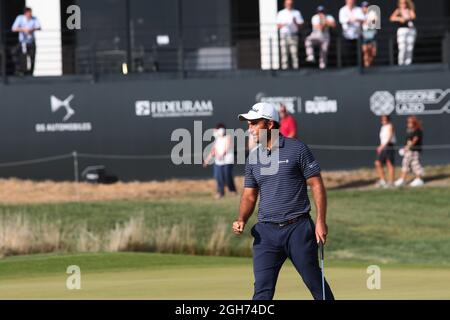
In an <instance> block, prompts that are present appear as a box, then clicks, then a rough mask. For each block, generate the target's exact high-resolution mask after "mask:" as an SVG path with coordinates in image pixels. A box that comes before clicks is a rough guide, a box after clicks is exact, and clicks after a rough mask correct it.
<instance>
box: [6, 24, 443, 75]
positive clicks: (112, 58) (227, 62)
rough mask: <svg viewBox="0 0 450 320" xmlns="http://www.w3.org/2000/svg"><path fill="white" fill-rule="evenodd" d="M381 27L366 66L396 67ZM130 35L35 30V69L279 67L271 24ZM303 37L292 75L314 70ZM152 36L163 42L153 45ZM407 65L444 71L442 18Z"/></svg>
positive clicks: (390, 34) (336, 58)
mask: <svg viewBox="0 0 450 320" xmlns="http://www.w3.org/2000/svg"><path fill="white" fill-rule="evenodd" d="M384 25H386V26H387V27H386V28H382V29H381V30H379V32H378V35H377V48H378V53H377V56H376V58H375V61H374V66H393V65H396V63H397V55H398V52H397V51H398V50H397V40H396V29H395V27H394V26H393V25H390V24H389V23H385V24H384ZM130 30H131V31H130ZM130 30H128V29H127V30H120V29H111V28H108V29H96V30H80V31H76V32H72V31H70V32H62V33H61V32H60V31H56V30H53V31H51V30H43V31H40V32H39V33H38V34H37V51H38V52H37V63H40V64H41V66H42V65H44V66H46V65H49V66H50V65H52V63H54V58H53V57H54V55H55V54H57V55H59V54H60V55H61V57H62V67H61V74H62V75H66V74H75V75H93V77H94V79H95V78H96V77H97V76H98V75H104V74H135V73H177V74H180V75H181V76H183V75H185V74H186V73H187V72H191V71H195V72H198V71H200V72H201V71H218V70H245V69H250V70H261V69H266V70H279V69H280V60H281V57H280V47H279V36H278V34H277V31H276V27H275V26H270V25H269V26H261V25H250V24H249V25H238V26H230V25H226V26H205V27H203V28H184V29H183V32H182V33H181V35H180V31H179V30H178V29H177V28H175V27H174V28H166V29H159V30H155V29H152V30H144V29H139V28H134V27H133V28H130ZM264 30H270V31H264ZM127 31H128V34H127ZM310 31H311V27H310V26H307V27H304V28H303V29H302V30H301V31H300V33H299V39H300V41H299V46H298V53H299V61H300V69H306V68H317V66H316V65H311V64H308V63H306V62H305V57H306V55H305V45H304V40H305V38H306V36H308V35H309V33H310ZM55 34H57V36H59V37H60V38H61V39H62V41H60V42H62V46H60V47H56V46H55V45H54V44H53V43H52V41H51V39H54V37H55ZM340 34H341V30H339V29H337V30H333V31H332V33H331V43H330V48H329V53H328V66H327V67H328V68H341V67H342V66H343V64H342V61H343V57H342V54H343V53H342V45H343V39H342V37H341V36H340ZM158 36H159V38H162V39H163V40H164V39H165V40H166V41H167V40H168V42H169V43H163V42H162V41H159V42H158V41H157V39H158ZM161 36H163V37H161ZM2 39H3V41H2V42H3V43H1V44H0V74H1V76H2V79H3V82H5V83H6V82H7V78H8V77H9V76H14V75H16V74H17V73H18V72H17V71H18V65H19V64H18V62H17V61H18V60H17V59H18V58H19V57H18V56H19V55H20V48H19V46H18V43H17V34H16V33H11V32H3V37H2ZM48 40H50V41H48ZM42 43H43V44H42ZM355 55H357V56H358V57H359V59H357V64H355V67H357V66H359V67H360V69H361V70H362V69H363V67H362V58H361V50H357V51H356V52H355ZM413 63H414V64H430V63H436V64H446V65H448V66H449V68H450V20H442V21H435V20H434V21H422V22H421V23H418V24H417V40H416V44H415V51H414V62H413ZM43 68H44V71H45V67H43ZM41 70H42V67H41ZM44 73H45V72H44Z"/></svg>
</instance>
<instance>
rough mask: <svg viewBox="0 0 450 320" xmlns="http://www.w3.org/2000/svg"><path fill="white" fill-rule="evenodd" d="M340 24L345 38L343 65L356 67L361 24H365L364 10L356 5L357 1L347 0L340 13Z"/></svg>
mask: <svg viewBox="0 0 450 320" xmlns="http://www.w3.org/2000/svg"><path fill="white" fill-rule="evenodd" d="M339 22H340V23H341V25H342V36H343V38H344V41H343V47H342V49H343V50H342V53H343V56H342V58H343V64H344V65H350V66H354V65H356V52H357V51H356V50H358V39H359V37H360V36H361V24H362V23H363V22H364V13H363V11H362V9H361V8H360V7H358V6H356V5H355V0H346V1H345V6H344V7H342V8H341V10H340V11H339Z"/></svg>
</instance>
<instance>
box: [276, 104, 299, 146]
mask: <svg viewBox="0 0 450 320" xmlns="http://www.w3.org/2000/svg"><path fill="white" fill-rule="evenodd" d="M279 113H280V133H281V134H282V135H283V136H285V137H287V138H297V121H296V120H295V118H294V116H293V115H291V114H289V113H288V111H287V109H286V106H284V105H281V106H280V110H279Z"/></svg>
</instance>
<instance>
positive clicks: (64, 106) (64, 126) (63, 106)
mask: <svg viewBox="0 0 450 320" xmlns="http://www.w3.org/2000/svg"><path fill="white" fill-rule="evenodd" d="M74 98H75V96H74V95H73V94H71V95H70V96H68V97H67V98H66V99H64V100H61V99H59V98H57V97H56V96H54V95H51V96H50V110H51V112H52V113H58V112H59V110H64V111H65V115H64V116H63V118H62V122H57V123H37V124H35V131H36V132H39V133H43V132H80V131H81V132H83V131H91V130H92V123H90V122H67V121H68V120H69V119H70V118H72V117H73V116H74V115H75V110H74V109H73V107H72V106H71V105H70V103H71V102H72V100H73V99H74Z"/></svg>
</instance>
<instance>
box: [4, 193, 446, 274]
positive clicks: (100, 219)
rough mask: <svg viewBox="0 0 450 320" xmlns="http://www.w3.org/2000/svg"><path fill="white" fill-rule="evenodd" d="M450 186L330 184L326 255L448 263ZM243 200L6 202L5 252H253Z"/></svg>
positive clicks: (204, 197)
mask: <svg viewBox="0 0 450 320" xmlns="http://www.w3.org/2000/svg"><path fill="white" fill-rule="evenodd" d="M449 194H450V188H447V187H436V188H424V189H417V190H415V189H400V190H354V189H351V190H331V191H329V193H328V195H329V215H328V224H329V228H330V235H329V241H328V244H327V257H328V258H330V259H332V260H334V261H343V262H348V261H362V262H368V263H375V264H393V263H394V264H397V263H400V264H402V263H404V264H409V265H411V264H421V265H432V266H449V265H450V250H449V249H448V248H450V232H449V230H450V210H449V208H450V197H449V196H448V195H449ZM238 204H239V199H238V198H237V197H225V198H224V199H222V200H219V201H216V200H213V199H212V198H211V197H210V195H195V196H184V197H182V198H172V199H159V200H148V201H105V202H81V203H54V204H21V205H0V229H1V234H0V239H2V240H1V241H2V242H1V245H0V247H2V248H3V249H1V250H2V252H3V254H4V255H11V254H23V253H36V252H54V251H56V252H78V251H84V252H97V251H136V250H137V251H146V252H169V253H190V254H192V253H195V254H200V255H231V256H250V255H251V244H252V238H251V235H250V234H249V229H250V226H251V225H252V224H253V223H254V222H255V215H254V216H253V217H252V220H251V221H250V223H249V226H248V227H247V229H246V231H245V233H244V235H242V236H241V237H236V236H234V235H232V234H231V223H232V221H233V219H234V218H235V217H236V214H237V209H238ZM2 235H3V236H2ZM39 248H40V249H39Z"/></svg>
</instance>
